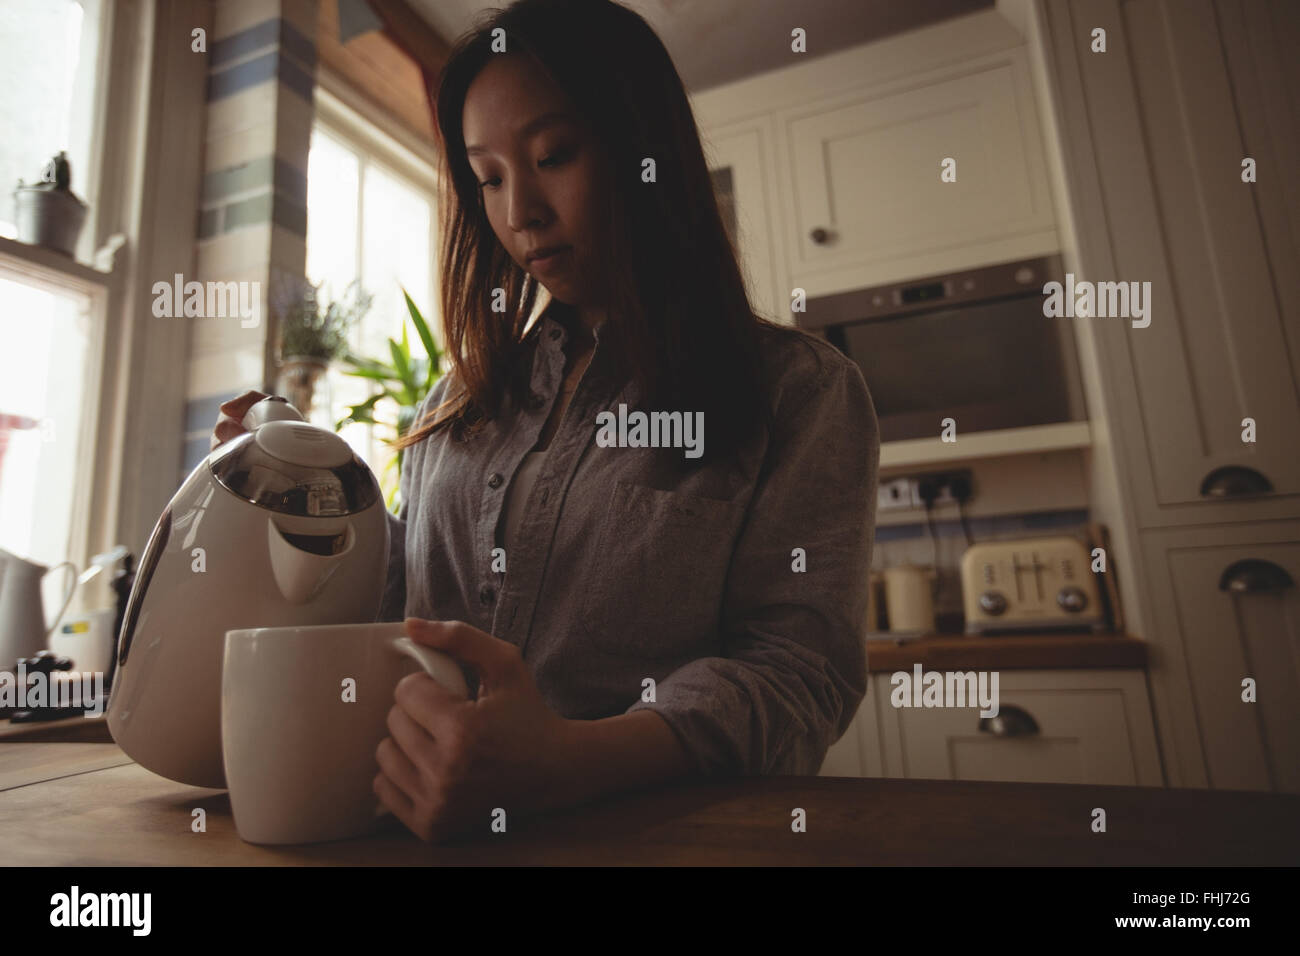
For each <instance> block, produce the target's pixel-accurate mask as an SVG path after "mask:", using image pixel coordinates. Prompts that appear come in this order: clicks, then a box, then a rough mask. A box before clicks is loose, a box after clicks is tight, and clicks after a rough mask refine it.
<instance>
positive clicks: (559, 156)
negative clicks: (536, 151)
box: [537, 149, 572, 166]
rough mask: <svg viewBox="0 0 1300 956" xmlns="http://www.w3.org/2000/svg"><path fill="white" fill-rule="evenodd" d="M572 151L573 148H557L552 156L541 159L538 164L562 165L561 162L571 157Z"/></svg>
mask: <svg viewBox="0 0 1300 956" xmlns="http://www.w3.org/2000/svg"><path fill="white" fill-rule="evenodd" d="M571 152H572V151H571V150H567V149H561V150H557V151H556V152H554V153H552V154H551V155H550V156H547V157H546V158H545V159H542V160H540V161H539V162H538V163H537V165H538V166H558V165H560V163H562V162H564V161H565V160H566V159H568V158H569V156H570V154H571Z"/></svg>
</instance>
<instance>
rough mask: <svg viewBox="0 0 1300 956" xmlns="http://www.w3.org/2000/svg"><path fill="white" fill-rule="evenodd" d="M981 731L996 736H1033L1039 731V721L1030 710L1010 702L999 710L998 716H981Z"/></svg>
mask: <svg viewBox="0 0 1300 956" xmlns="http://www.w3.org/2000/svg"><path fill="white" fill-rule="evenodd" d="M980 733H984V734H993V735H994V736H995V737H1032V736H1033V735H1034V734H1036V733H1038V722H1037V721H1036V720H1034V718H1032V717H1030V716H1029V711H1027V710H1023V709H1021V708H1020V707H1017V706H1015V705H1014V704H1009V705H1007V706H1005V707H1003V708H1002V709H1001V710H999V711H998V714H997V716H996V717H981V718H980Z"/></svg>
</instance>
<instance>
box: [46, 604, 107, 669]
mask: <svg viewBox="0 0 1300 956" xmlns="http://www.w3.org/2000/svg"><path fill="white" fill-rule="evenodd" d="M116 620H117V611H116V610H114V609H113V608H107V609H105V610H102V611H89V612H87V613H85V614H78V615H73V616H70V617H68V618H67V619H65V620H64V622H63V623H62V624H60V625H59V626H58V627H57V628H55V630H54V633H53V634H52V635H50V650H52V651H54V653H55V654H58V655H59V656H60V657H70V658H72V669H73V670H75V671H89V672H91V673H94V672H95V671H99V672H102V673H104V674H107V673H108V665H109V662H110V661H111V660H112V659H113V651H114V645H115V644H116V638H117V635H116V634H114V633H113V624H114V622H115V621H116Z"/></svg>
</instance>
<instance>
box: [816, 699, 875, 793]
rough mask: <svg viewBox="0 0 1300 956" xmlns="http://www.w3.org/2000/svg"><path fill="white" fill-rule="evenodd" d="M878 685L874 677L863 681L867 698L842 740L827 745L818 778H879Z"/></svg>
mask: <svg viewBox="0 0 1300 956" xmlns="http://www.w3.org/2000/svg"><path fill="white" fill-rule="evenodd" d="M879 701H880V694H879V684H878V681H877V679H876V675H872V676H871V677H869V678H868V680H867V696H866V697H865V698H863V701H862V705H861V706H860V707H859V708H858V712H857V715H856V716H855V717H854V718H853V724H852V725H851V726H850V727H849V729H848V730H847V731H845V732H844V736H843V737H841V738H840V739H839V740H837V741H836V742H835V743H833V744H831V746H830V748H829V749H828V750H827V751H826V760H825V761H824V762H823V763H822V768H821V771H820V772H819V773H818V776H821V777H883V776H885V769H884V761H883V755H882V754H881V751H880V719H879V716H878V711H877V707H878V703H879Z"/></svg>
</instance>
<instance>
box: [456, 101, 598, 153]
mask: <svg viewBox="0 0 1300 956" xmlns="http://www.w3.org/2000/svg"><path fill="white" fill-rule="evenodd" d="M573 121H574V119H573V116H572V115H570V114H569V113H565V112H563V111H560V110H553V111H552V112H550V113H543V114H542V115H541V116H538V117H536V118H535V119H531V120H529V121H528V122H527V123H525V124H524V125H523V126H521V127H520V128H519V130H518V131H517V132H516V133H515V136H516V137H517V138H519V139H529V138H531V137H533V136H536V135H537V134H538V133H540V132H541V131H542V130H544V129H547V128H549V127H551V126H559V125H561V124H563V123H572V122H573ZM490 152H491V150H490V149H488V148H487V147H486V146H480V145H478V144H477V143H475V144H474V145H472V146H466V147H465V155H466V156H479V155H482V154H485V153H490Z"/></svg>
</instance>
